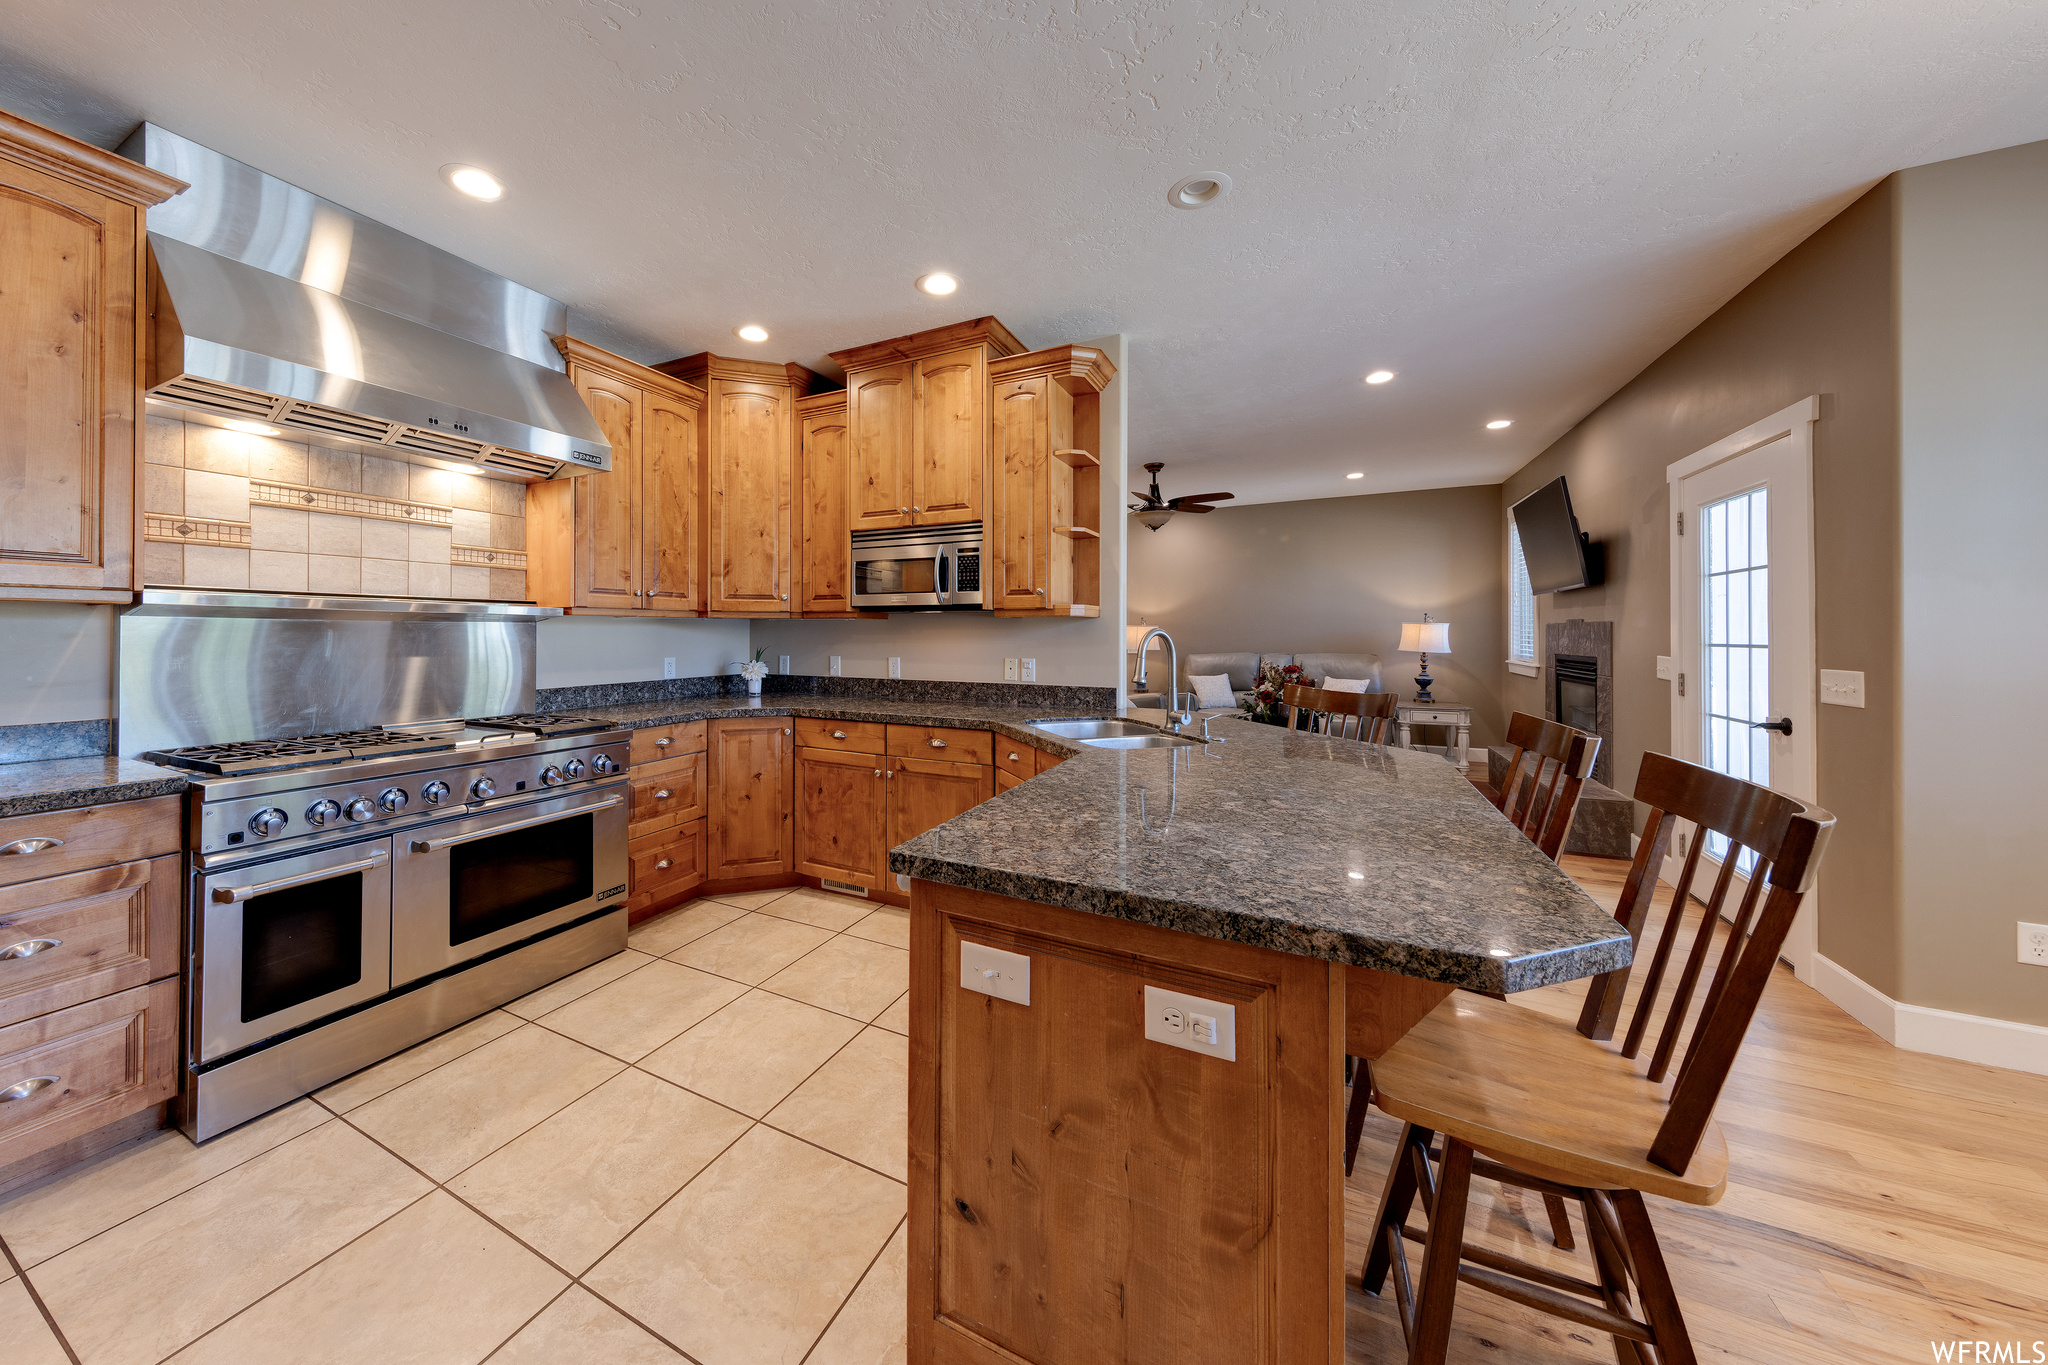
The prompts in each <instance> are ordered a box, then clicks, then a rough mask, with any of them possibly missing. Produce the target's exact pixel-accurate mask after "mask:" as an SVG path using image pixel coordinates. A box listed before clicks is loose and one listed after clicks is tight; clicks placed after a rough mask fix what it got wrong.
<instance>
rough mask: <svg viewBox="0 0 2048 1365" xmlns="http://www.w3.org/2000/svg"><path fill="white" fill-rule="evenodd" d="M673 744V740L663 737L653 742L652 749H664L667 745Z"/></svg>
mask: <svg viewBox="0 0 2048 1365" xmlns="http://www.w3.org/2000/svg"><path fill="white" fill-rule="evenodd" d="M673 743H675V740H674V739H673V738H671V737H669V736H667V735H664V736H662V737H661V738H660V739H657V740H655V741H654V747H655V748H657V749H666V748H667V747H668V746H669V745H671V744H673Z"/></svg>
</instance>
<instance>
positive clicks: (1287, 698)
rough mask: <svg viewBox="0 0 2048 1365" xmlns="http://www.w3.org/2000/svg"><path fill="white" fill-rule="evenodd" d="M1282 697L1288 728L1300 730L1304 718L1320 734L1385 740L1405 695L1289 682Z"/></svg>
mask: <svg viewBox="0 0 2048 1365" xmlns="http://www.w3.org/2000/svg"><path fill="white" fill-rule="evenodd" d="M1280 699H1281V701H1283V702H1284V703H1286V705H1287V728H1288V729H1290V730H1299V729H1301V728H1303V727H1302V724H1301V718H1302V717H1303V716H1306V717H1308V725H1307V728H1308V729H1309V730H1310V731H1311V732H1313V733H1315V734H1319V735H1334V736H1335V737H1337V738H1339V739H1356V740H1361V741H1363V742H1365V743H1367V744H1385V743H1386V742H1387V736H1388V734H1389V733H1390V732H1391V731H1392V730H1393V728H1394V708H1395V707H1396V706H1398V705H1399V704H1400V702H1401V698H1400V697H1399V696H1398V695H1396V694H1395V693H1392V692H1332V691H1330V690H1329V689H1327V688H1322V687H1303V686H1302V685H1301V684H1300V683H1289V684H1287V686H1286V688H1285V689H1284V690H1283V691H1282V692H1281V694H1280Z"/></svg>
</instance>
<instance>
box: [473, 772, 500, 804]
mask: <svg viewBox="0 0 2048 1365" xmlns="http://www.w3.org/2000/svg"><path fill="white" fill-rule="evenodd" d="M469 794H470V795H471V796H472V797H474V798H475V799H476V800H478V801H485V800H488V799H490V798H491V797H493V796H496V795H497V794H498V784H497V783H495V782H493V781H491V779H490V778H488V777H479V778H478V779H477V780H476V781H474V782H472V783H470V784H469Z"/></svg>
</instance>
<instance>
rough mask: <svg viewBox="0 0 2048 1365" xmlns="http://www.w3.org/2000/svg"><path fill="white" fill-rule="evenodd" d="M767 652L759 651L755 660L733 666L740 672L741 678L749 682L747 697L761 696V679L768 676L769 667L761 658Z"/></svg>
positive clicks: (755, 655) (755, 652)
mask: <svg viewBox="0 0 2048 1365" xmlns="http://www.w3.org/2000/svg"><path fill="white" fill-rule="evenodd" d="M767 652H768V651H767V650H765V649H757V650H755V651H754V657H753V658H751V659H749V660H747V661H746V662H745V663H737V664H734V665H733V667H734V668H737V669H738V670H739V671H740V676H741V677H742V678H745V679H746V680H747V695H748V696H750V697H758V696H760V695H761V679H763V678H765V677H767V676H768V665H767V664H765V663H763V662H762V661H761V656H762V655H763V654H766V653H767Z"/></svg>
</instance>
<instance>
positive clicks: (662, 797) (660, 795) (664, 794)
mask: <svg viewBox="0 0 2048 1365" xmlns="http://www.w3.org/2000/svg"><path fill="white" fill-rule="evenodd" d="M669 795H670V793H669V789H668V788H667V787H663V788H662V789H661V790H660V791H658V792H656V793H655V794H654V799H655V800H657V801H666V800H668V798H669Z"/></svg>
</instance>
